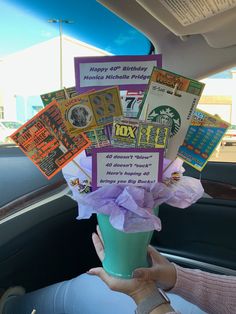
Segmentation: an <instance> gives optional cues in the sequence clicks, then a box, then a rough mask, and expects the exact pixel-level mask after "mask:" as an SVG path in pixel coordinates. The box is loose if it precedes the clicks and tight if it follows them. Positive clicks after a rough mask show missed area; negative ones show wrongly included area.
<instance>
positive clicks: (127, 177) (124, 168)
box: [92, 147, 163, 189]
mask: <svg viewBox="0 0 236 314" xmlns="http://www.w3.org/2000/svg"><path fill="white" fill-rule="evenodd" d="M162 169H163V149H155V148H146V149H144V148H143V149H141V148H139V149H137V148H118V147H117V148H116V147H105V148H95V149H93V151H92V173H93V177H92V187H93V189H97V188H98V187H101V186H104V185H107V184H126V185H136V186H142V185H145V184H147V183H156V182H158V181H161V179H162Z"/></svg>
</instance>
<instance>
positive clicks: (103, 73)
mask: <svg viewBox="0 0 236 314" xmlns="http://www.w3.org/2000/svg"><path fill="white" fill-rule="evenodd" d="M161 61H162V59H161V55H148V56H102V57H101V56H100V57H76V58H75V81H76V90H77V91H78V92H79V93H81V92H86V91H88V90H90V89H91V88H95V89H101V88H104V87H108V86H113V85H115V86H119V88H120V90H129V91H143V90H145V89H146V87H147V84H148V80H149V77H150V75H151V73H152V69H153V67H154V66H157V67H161Z"/></svg>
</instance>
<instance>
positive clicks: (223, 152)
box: [210, 145, 236, 162]
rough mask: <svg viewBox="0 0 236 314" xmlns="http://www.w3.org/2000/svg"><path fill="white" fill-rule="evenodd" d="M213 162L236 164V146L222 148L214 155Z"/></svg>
mask: <svg viewBox="0 0 236 314" xmlns="http://www.w3.org/2000/svg"><path fill="white" fill-rule="evenodd" d="M210 160H211V161H225V162H236V145H232V146H220V148H219V149H216V150H215V151H214V153H213V154H212V156H211V158H210Z"/></svg>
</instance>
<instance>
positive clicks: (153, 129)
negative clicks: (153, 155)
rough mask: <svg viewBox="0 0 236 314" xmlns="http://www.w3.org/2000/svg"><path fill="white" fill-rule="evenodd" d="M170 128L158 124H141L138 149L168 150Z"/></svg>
mask: <svg viewBox="0 0 236 314" xmlns="http://www.w3.org/2000/svg"><path fill="white" fill-rule="evenodd" d="M169 137H170V127H169V126H166V125H164V124H159V123H156V122H144V121H140V122H139V130H138V140H137V145H136V146H137V147H154V148H165V149H166V148H167V144H168V141H169Z"/></svg>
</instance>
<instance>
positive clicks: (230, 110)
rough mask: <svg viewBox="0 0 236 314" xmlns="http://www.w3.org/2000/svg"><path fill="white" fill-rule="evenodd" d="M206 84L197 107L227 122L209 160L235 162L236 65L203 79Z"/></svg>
mask: <svg viewBox="0 0 236 314" xmlns="http://www.w3.org/2000/svg"><path fill="white" fill-rule="evenodd" d="M203 82H204V83H205V84H206V86H205V89H204V91H203V95H202V97H201V99H200V101H199V104H198V108H199V109H201V110H204V111H206V112H209V113H210V114H213V115H218V116H220V118H221V119H223V120H225V121H227V122H229V123H230V124H231V126H230V127H229V128H228V130H227V131H226V133H225V135H224V137H223V138H222V141H221V142H220V143H219V145H218V147H217V148H216V150H215V151H214V153H213V154H212V156H211V157H210V160H211V161H221V162H236V90H235V86H236V67H234V68H231V69H229V70H227V71H224V72H220V73H218V74H216V75H213V76H210V77H208V78H206V79H204V80H203Z"/></svg>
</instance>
